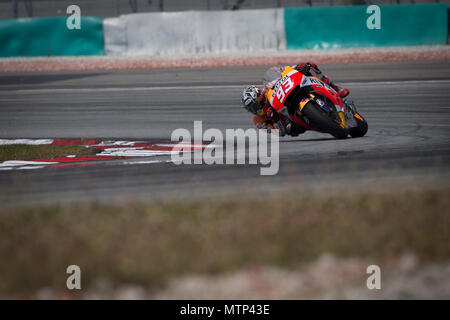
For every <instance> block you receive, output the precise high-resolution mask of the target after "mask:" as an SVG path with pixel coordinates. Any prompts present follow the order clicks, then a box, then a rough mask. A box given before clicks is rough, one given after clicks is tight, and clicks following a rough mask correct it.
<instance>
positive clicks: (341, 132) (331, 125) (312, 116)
mask: <svg viewBox="0 0 450 320" xmlns="http://www.w3.org/2000/svg"><path fill="white" fill-rule="evenodd" d="M302 113H303V114H304V115H305V116H306V117H307V118H308V119H309V120H310V121H311V122H312V123H313V124H314V125H315V127H317V128H318V129H320V130H322V131H325V132H328V133H329V134H331V135H332V136H334V137H335V138H336V139H345V138H347V135H348V130H347V129H344V128H342V127H341V126H340V125H339V124H338V123H336V122H335V121H334V120H333V119H331V118H330V117H329V116H328V114H326V113H325V112H324V111H322V110H321V109H320V107H318V106H316V104H315V103H314V102H312V101H310V102H308V103H307V104H306V106H305V107H304V108H303V110H302Z"/></svg>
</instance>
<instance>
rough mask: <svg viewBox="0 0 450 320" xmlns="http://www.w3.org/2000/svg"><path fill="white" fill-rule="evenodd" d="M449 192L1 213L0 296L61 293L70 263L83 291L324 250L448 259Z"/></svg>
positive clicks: (294, 260)
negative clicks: (100, 283) (100, 282)
mask: <svg viewBox="0 0 450 320" xmlns="http://www.w3.org/2000/svg"><path fill="white" fill-rule="evenodd" d="M449 191H450V188H441V189H439V190H423V191H410V192H395V193H392V194H360V195H350V194H349V195H346V194H344V195H343V197H336V196H331V197H326V196H325V195H324V194H316V195H307V194H303V195H301V196H295V193H293V194H290V195H289V194H284V195H283V199H284V200H283V202H280V199H279V197H277V198H275V197H274V198H273V199H264V200H262V201H259V202H256V201H248V200H245V199H240V200H239V199H231V200H230V201H222V200H220V201H213V200H211V201H209V202H172V203H149V204H134V205H126V206H125V205H124V206H107V205H96V204H91V205H74V206H70V207H64V208H63V207H56V206H42V207H36V208H25V209H0V261H1V262H0V277H1V278H0V296H12V295H14V294H29V293H32V292H35V290H37V289H39V288H42V287H52V288H55V289H56V290H65V281H66V277H67V275H66V274H65V270H66V268H67V266H68V265H70V264H77V265H79V266H80V267H81V270H82V286H83V288H89V286H90V285H91V284H92V281H94V280H95V279H99V278H106V279H109V280H110V281H112V283H113V284H115V285H119V284H124V283H135V284H141V285H145V286H147V287H148V288H154V289H156V288H160V287H161V286H163V285H164V284H165V283H166V281H167V280H168V279H169V278H171V277H173V276H177V275H182V274H191V273H202V274H216V273H221V272H225V271H231V270H235V269H238V268H242V267H246V266H254V265H273V266H283V267H285V268H289V267H298V266H301V265H302V264H304V263H307V262H311V261H313V260H315V259H316V258H318V257H319V256H320V255H321V254H323V253H325V252H327V253H331V254H333V255H336V256H337V257H360V258H373V259H377V260H376V261H382V260H383V259H389V258H392V257H396V256H397V255H399V254H400V253H404V252H412V253H414V254H415V255H417V257H418V258H419V259H420V260H421V261H427V262H431V261H445V260H448V259H449V258H450V245H449V244H450V212H449V208H450V197H449V194H450V192H449Z"/></svg>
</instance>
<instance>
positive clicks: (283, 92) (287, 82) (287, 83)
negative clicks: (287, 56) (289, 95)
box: [277, 77, 294, 103]
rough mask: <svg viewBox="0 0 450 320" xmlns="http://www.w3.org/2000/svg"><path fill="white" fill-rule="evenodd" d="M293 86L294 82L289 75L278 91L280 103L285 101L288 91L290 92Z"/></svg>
mask: <svg viewBox="0 0 450 320" xmlns="http://www.w3.org/2000/svg"><path fill="white" fill-rule="evenodd" d="M293 86H294V83H293V82H292V80H291V78H289V77H288V78H287V79H286V80H285V81H284V82H283V83H282V84H281V86H280V87H279V88H278V91H277V98H278V101H280V103H283V101H284V98H286V92H289V90H291V89H292V87H293Z"/></svg>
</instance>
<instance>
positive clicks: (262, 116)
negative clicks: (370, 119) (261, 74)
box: [253, 62, 348, 136]
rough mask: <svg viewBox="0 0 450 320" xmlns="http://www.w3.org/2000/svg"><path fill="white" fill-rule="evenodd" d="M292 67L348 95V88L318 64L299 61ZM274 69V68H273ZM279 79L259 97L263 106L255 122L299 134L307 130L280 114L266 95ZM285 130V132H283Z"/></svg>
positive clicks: (260, 125) (264, 126)
mask: <svg viewBox="0 0 450 320" xmlns="http://www.w3.org/2000/svg"><path fill="white" fill-rule="evenodd" d="M292 68H294V69H296V70H297V71H299V72H301V73H303V74H304V75H306V76H309V77H311V76H314V77H317V78H319V79H321V80H322V81H324V82H325V83H326V84H328V85H330V86H331V87H333V89H335V90H336V91H337V92H339V93H340V94H341V96H342V95H348V90H347V89H341V88H340V87H339V86H337V85H335V84H334V83H332V82H331V81H330V80H329V79H328V77H327V76H325V75H323V74H322V72H321V71H320V69H319V68H318V67H317V65H316V64H314V63H310V62H303V63H299V64H297V65H295V66H293V67H292ZM271 69H272V68H271ZM273 69H277V67H274V68H273ZM280 78H281V73H280ZM278 80H279V78H278V79H275V80H272V81H271V82H269V83H267V84H266V85H265V87H264V90H263V94H262V96H261V97H259V98H258V100H260V101H259V102H260V104H261V105H262V106H263V107H262V108H261V110H260V111H259V112H258V114H257V115H255V116H254V117H253V123H254V124H255V126H256V127H257V128H258V129H275V128H276V129H279V130H280V135H282V136H283V135H284V134H286V133H287V134H289V135H291V136H297V135H299V134H300V133H303V132H305V131H306V130H305V129H304V128H302V127H299V126H298V125H295V124H294V123H292V121H290V120H289V119H288V118H287V117H285V116H283V115H280V114H278V113H277V112H276V111H275V110H274V109H273V108H272V106H271V105H270V103H269V101H268V100H267V99H266V97H265V93H266V92H267V90H269V89H270V88H271V87H270V86H272V87H273V85H274V84H275V83H276V82H277V81H278ZM283 130H284V133H283V132H282V131H283Z"/></svg>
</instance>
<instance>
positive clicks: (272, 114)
mask: <svg viewBox="0 0 450 320" xmlns="http://www.w3.org/2000/svg"><path fill="white" fill-rule="evenodd" d="M266 118H268V119H271V120H273V119H274V118H275V110H274V109H273V108H272V107H268V108H267V110H266Z"/></svg>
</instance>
